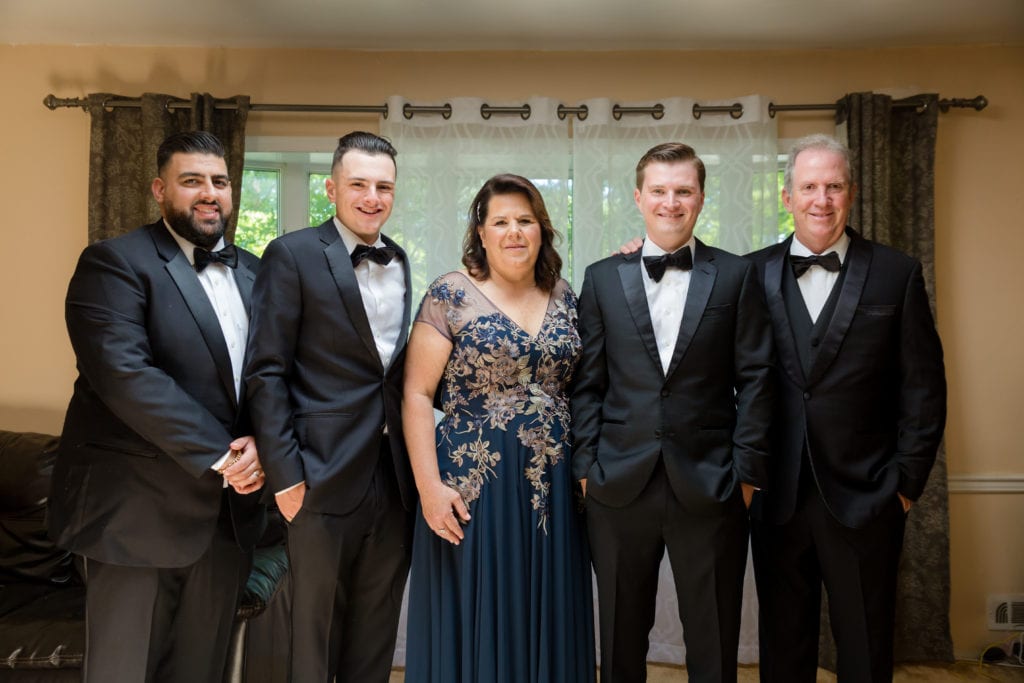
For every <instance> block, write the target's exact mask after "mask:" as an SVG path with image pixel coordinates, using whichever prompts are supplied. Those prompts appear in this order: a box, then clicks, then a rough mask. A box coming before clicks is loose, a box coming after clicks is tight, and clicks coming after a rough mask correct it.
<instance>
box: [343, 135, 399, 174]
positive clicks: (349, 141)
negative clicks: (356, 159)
mask: <svg viewBox="0 0 1024 683" xmlns="http://www.w3.org/2000/svg"><path fill="white" fill-rule="evenodd" d="M351 150H358V151H360V152H366V153H367V154H372V155H374V156H376V155H378V154H384V155H387V156H388V157H390V158H391V162H392V163H395V157H396V156H397V155H398V150H396V149H395V147H394V145H392V144H391V141H390V140H388V139H387V138H382V137H381V136H379V135H374V134H373V133H367V132H366V131H365V130H357V131H353V132H351V133H349V134H348V135H343V136H341V137H340V138H338V148H337V149H336V150H334V160H333V161H332V162H331V170H332V171H333V170H334V168H335V167H336V166H337V165H338V164H340V163H341V159H342V157H344V156H345V153H346V152H349V151H351ZM396 166H397V164H396Z"/></svg>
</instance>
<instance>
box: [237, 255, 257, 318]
mask: <svg viewBox="0 0 1024 683" xmlns="http://www.w3.org/2000/svg"><path fill="white" fill-rule="evenodd" d="M234 276H235V284H237V285H238V293H239V294H241V295H242V303H243V304H244V305H245V312H246V313H250V312H251V310H252V283H253V282H254V281H255V280H256V274H255V273H253V272H252V271H251V270H249V268H248V267H247V266H246V265H245V264H244V263H243V262H242V259H239V260H238V267H237V268H235V269H234Z"/></svg>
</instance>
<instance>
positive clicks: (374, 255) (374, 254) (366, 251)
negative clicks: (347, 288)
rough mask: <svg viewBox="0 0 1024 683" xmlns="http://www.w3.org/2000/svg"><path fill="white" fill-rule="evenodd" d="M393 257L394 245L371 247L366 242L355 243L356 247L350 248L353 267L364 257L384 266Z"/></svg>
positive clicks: (363, 259)
mask: <svg viewBox="0 0 1024 683" xmlns="http://www.w3.org/2000/svg"><path fill="white" fill-rule="evenodd" d="M393 258H395V248H394V247H371V246H368V245H366V244H357V245H356V248H355V249H353V250H352V267H353V268H355V267H356V266H358V265H359V264H360V263H362V262H363V261H365V260H366V259H370V260H371V261H373V262H374V263H379V264H380V265H382V266H386V265H387V264H389V263H391V259H393Z"/></svg>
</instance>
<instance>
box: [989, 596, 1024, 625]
mask: <svg viewBox="0 0 1024 683" xmlns="http://www.w3.org/2000/svg"><path fill="white" fill-rule="evenodd" d="M986 614H988V628H989V630H990V631H1022V630H1024V593H1017V594H1005V595H990V596H988V600H987V610H986Z"/></svg>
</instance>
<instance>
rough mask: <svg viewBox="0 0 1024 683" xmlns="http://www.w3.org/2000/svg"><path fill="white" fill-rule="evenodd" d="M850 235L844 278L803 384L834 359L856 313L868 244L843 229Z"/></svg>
mask: <svg viewBox="0 0 1024 683" xmlns="http://www.w3.org/2000/svg"><path fill="white" fill-rule="evenodd" d="M847 234H849V235H850V248H849V249H848V250H847V252H846V259H847V261H848V263H847V264H846V277H845V278H844V279H843V287H842V289H841V290H840V291H839V300H838V301H837V302H836V310H835V313H833V314H832V320H830V321H829V324H828V330H827V331H826V332H825V336H824V338H823V339H822V342H821V348H820V350H819V351H818V355H817V357H816V358H815V359H814V363H813V364H812V365H811V371H810V372H809V373H808V374H807V384H808V385H811V384H814V383H815V382H817V381H818V380H819V379H821V377H822V375H824V374H825V371H826V370H827V369H828V367H829V366H830V365H831V364H832V361H834V360H835V359H836V355H837V354H838V353H839V347H840V346H841V345H842V343H843V339H844V338H845V337H846V333H847V332H848V331H849V329H850V323H852V322H853V316H854V314H855V313H856V312H857V305H858V304H859V303H860V296H861V294H862V293H863V291H864V284H865V283H866V282H867V279H868V271H869V270H870V268H871V245H869V244H868V243H867V242H866V241H865V240H863V239H860V236H859V235H857V233H856V232H854V231H853V230H850V229H847Z"/></svg>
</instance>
